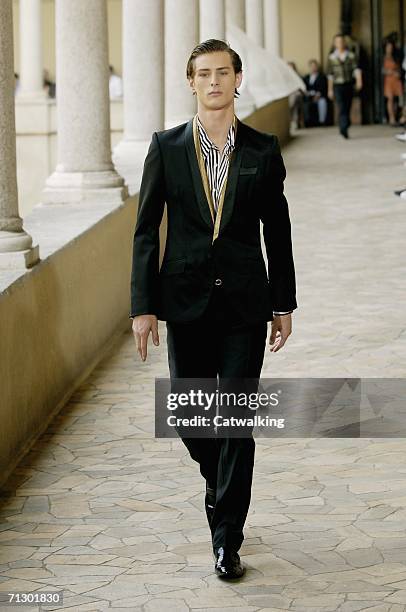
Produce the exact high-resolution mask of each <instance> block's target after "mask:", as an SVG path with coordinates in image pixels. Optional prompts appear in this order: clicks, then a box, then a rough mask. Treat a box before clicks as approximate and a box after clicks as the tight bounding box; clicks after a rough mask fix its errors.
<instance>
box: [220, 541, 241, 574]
mask: <svg viewBox="0 0 406 612" xmlns="http://www.w3.org/2000/svg"><path fill="white" fill-rule="evenodd" d="M215 558H216V563H215V565H214V571H215V572H216V574H217V576H218V577H219V578H223V579H225V580H232V579H233V578H241V576H243V575H244V574H245V567H244V566H243V565H242V563H241V561H240V556H239V554H238V553H237V552H235V550H230V549H228V548H223V547H222V546H221V547H220V548H218V549H217V550H216V551H215Z"/></svg>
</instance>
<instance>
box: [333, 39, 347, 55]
mask: <svg viewBox="0 0 406 612" xmlns="http://www.w3.org/2000/svg"><path fill="white" fill-rule="evenodd" d="M334 45H335V48H336V49H337V50H338V51H344V49H345V40H344V37H343V36H336V37H335V39H334Z"/></svg>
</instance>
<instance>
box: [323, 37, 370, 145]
mask: <svg viewBox="0 0 406 612" xmlns="http://www.w3.org/2000/svg"><path fill="white" fill-rule="evenodd" d="M327 77H328V97H329V98H330V100H334V99H335V100H336V102H337V106H338V123H339V130H340V134H341V136H342V137H343V138H346V139H348V138H349V135H348V129H349V127H350V125H351V119H350V114H351V106H352V98H353V94H354V79H355V89H356V90H357V91H361V89H362V72H361V69H360V68H358V64H357V59H356V57H355V53H353V52H352V51H350V50H349V49H348V46H347V41H346V39H345V37H344V36H343V35H342V34H336V36H335V37H334V51H333V52H332V53H331V54H330V55H329V58H328V67H327Z"/></svg>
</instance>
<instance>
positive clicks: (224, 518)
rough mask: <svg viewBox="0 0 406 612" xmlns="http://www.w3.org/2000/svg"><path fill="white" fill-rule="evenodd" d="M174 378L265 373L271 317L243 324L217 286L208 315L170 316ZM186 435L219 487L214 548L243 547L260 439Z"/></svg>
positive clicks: (170, 357) (214, 485)
mask: <svg viewBox="0 0 406 612" xmlns="http://www.w3.org/2000/svg"><path fill="white" fill-rule="evenodd" d="M166 327H167V343H168V361H169V370H170V376H171V379H174V378H176V379H179V378H211V379H214V378H216V377H217V375H218V377H219V385H220V386H221V379H222V378H237V379H239V378H249V379H259V376H260V373H261V368H262V363H263V358H264V351H265V343H266V337H267V322H266V321H263V322H261V323H259V324H254V325H243V324H239V322H238V321H237V319H236V318H233V316H232V313H230V312H229V310H228V309H227V306H226V304H225V303H224V301H223V299H222V293H221V289H218V288H214V290H213V294H212V297H211V299H210V302H209V306H208V308H207V310H206V312H205V313H204V315H203V316H202V317H201V318H199V319H198V320H195V321H192V322H191V323H170V322H167V324H166ZM182 441H183V443H184V444H185V446H186V447H187V449H188V450H189V453H190V456H191V457H192V459H194V460H195V461H197V462H198V463H199V466H200V472H201V474H202V476H203V477H204V478H205V479H206V480H207V483H208V486H209V487H210V488H212V489H216V506H215V510H214V516H213V520H212V523H211V531H212V539H213V550H215V549H216V548H219V547H220V546H224V547H226V546H227V547H229V548H231V549H233V550H239V548H240V547H241V544H242V542H243V540H244V535H243V527H244V523H245V519H246V516H247V513H248V508H249V505H250V500H251V484H252V473H253V467H254V454H255V441H254V438H253V437H252V435H251V436H250V437H241V438H236V437H226V438H225V437H222V438H221V437H215V435H213V437H207V438H197V437H196V438H186V437H182Z"/></svg>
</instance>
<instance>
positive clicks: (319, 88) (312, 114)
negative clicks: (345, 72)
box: [303, 59, 327, 127]
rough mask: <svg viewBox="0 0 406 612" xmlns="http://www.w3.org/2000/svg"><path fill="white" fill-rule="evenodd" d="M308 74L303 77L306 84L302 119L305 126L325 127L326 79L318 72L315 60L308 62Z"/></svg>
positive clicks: (317, 64)
mask: <svg viewBox="0 0 406 612" xmlns="http://www.w3.org/2000/svg"><path fill="white" fill-rule="evenodd" d="M309 69H310V73H309V74H308V75H306V76H305V77H304V79H303V80H304V82H305V83H306V92H305V104H304V117H305V126H306V127H310V126H313V125H326V120H327V77H326V75H325V74H323V72H322V71H321V70H320V66H319V62H318V61H317V60H314V59H313V60H310V62H309Z"/></svg>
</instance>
